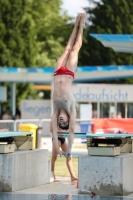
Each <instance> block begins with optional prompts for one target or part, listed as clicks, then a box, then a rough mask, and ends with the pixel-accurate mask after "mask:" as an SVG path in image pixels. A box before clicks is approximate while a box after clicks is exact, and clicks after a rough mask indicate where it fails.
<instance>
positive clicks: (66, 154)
mask: <svg viewBox="0 0 133 200" xmlns="http://www.w3.org/2000/svg"><path fill="white" fill-rule="evenodd" d="M62 155H63V156H65V157H66V158H68V157H71V155H72V154H71V152H70V151H66V152H65V153H63V154H62Z"/></svg>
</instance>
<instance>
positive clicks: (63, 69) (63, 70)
mask: <svg viewBox="0 0 133 200" xmlns="http://www.w3.org/2000/svg"><path fill="white" fill-rule="evenodd" d="M64 74H65V75H70V76H72V77H73V78H74V73H73V72H72V71H70V70H68V69H67V68H66V67H65V66H61V67H60V68H59V69H58V70H56V71H55V72H54V76H58V75H64Z"/></svg>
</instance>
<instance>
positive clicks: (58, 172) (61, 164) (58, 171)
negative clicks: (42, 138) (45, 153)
mask: <svg viewBox="0 0 133 200" xmlns="http://www.w3.org/2000/svg"><path fill="white" fill-rule="evenodd" d="M49 159H51V157H49ZM72 160H73V169H74V172H75V175H76V176H78V158H72ZM55 176H62V177H69V176H70V174H69V171H68V168H67V165H66V158H65V157H58V158H57V161H56V162H55Z"/></svg>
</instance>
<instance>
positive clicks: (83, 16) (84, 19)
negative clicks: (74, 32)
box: [80, 13, 86, 28]
mask: <svg viewBox="0 0 133 200" xmlns="http://www.w3.org/2000/svg"><path fill="white" fill-rule="evenodd" d="M85 21H86V14H85V13H82V14H81V18H80V26H83V28H84V27H85Z"/></svg>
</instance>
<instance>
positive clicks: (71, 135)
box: [68, 108, 76, 152]
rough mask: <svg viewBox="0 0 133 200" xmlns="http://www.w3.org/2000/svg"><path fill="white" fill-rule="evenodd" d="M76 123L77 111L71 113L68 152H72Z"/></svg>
mask: <svg viewBox="0 0 133 200" xmlns="http://www.w3.org/2000/svg"><path fill="white" fill-rule="evenodd" d="M75 121H76V109H75V108H74V110H73V111H71V113H70V121H69V136H68V151H69V152H71V149H72V144H73V140H74V128H75Z"/></svg>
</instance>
